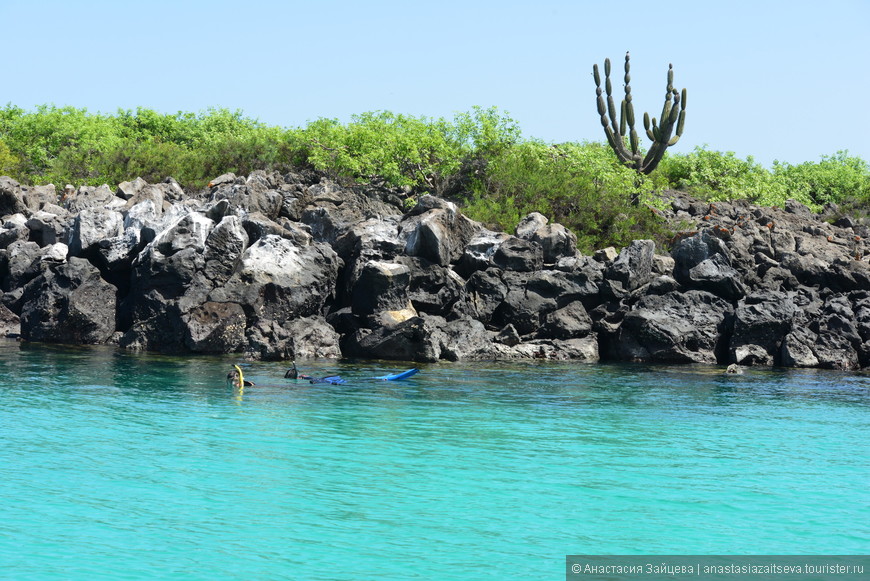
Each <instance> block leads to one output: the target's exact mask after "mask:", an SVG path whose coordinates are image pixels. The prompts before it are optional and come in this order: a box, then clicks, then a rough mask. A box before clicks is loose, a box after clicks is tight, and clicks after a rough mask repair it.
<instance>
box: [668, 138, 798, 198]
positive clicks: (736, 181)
mask: <svg viewBox="0 0 870 581" xmlns="http://www.w3.org/2000/svg"><path fill="white" fill-rule="evenodd" d="M658 171H659V173H660V175H661V176H662V177H664V178H665V179H666V180H667V181H668V183H669V184H670V186H671V187H672V188H674V189H678V190H682V191H685V192H688V193H690V194H692V195H693V196H696V197H698V198H701V199H704V200H709V201H711V202H718V201H724V200H734V199H744V200H749V201H751V202H754V203H758V204H761V205H782V204H784V203H785V200H786V199H788V198H789V197H794V196H793V195H790V194H789V192H787V191H786V189H785V187H784V185H783V184H782V183H781V182H779V181H777V180H775V179H774V177H773V175H772V174H771V173H770V172H769V171H768V170H766V169H765V168H764V167H763V166H762V165H761V164H759V163H756V162H755V160H754V159H753V158H752V157H751V156H750V157H747V158H746V159H745V160H743V159H739V158H738V157H737V156H736V155H735V154H734V152H732V151H729V152H725V153H723V152H721V151H710V150H708V149H706V148H704V147H696V148H695V149H694V151H692V153H688V154H676V155H668V156H666V157H665V158H664V159H663V160H662V163H661V164H660V165H659V168H658ZM795 199H798V198H795ZM799 201H801V202H803V203H806V204H812V200H810V199H809V198H803V199H800V200H799Z"/></svg>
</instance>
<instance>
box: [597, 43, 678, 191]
mask: <svg viewBox="0 0 870 581" xmlns="http://www.w3.org/2000/svg"><path fill="white" fill-rule="evenodd" d="M629 68H630V67H629V53H625V85H624V87H625V98H624V99H623V100H622V103H621V105H620V109H619V120H618V122H617V114H616V105H615V103H614V101H613V87H612V85H611V83H610V59H604V92H605V93H606V94H607V104H606V105H605V103H604V95H603V94H602V91H601V75H600V74H599V73H598V65H597V64H596V65H593V66H592V75H593V77H595V87H596V89H595V95H596V97H597V101H598V113H599V115H601V125H602V126H603V127H604V133H605V134H607V142H608V143H609V144H610V147H611V148H613V151H614V152H615V153H616V157H618V158H619V161H620V162H622V163H623V164H625V165H627V166H628V167H630V168H632V169H633V170H635V171H637V172H638V173H642V174H649V173H650V172H652V171H653V170H654V169H655V168H656V166H657V165H658V164H659V162H660V161H661V160H662V156H664V154H665V150H666V149H667V148H668V147H670V146H671V145H674V144H675V143H676V142H677V141H678V140H679V139H680V136H681V135H682V134H683V125H684V124H685V122H686V89H683V90H682V94H681V93H680V92H679V91H677V90H676V89H675V88H674V65H668V87H667V90H666V91H665V104H664V106H663V107H662V114H661V117H659V119H660V121H659V122H658V123H657V122H656V118H655V117H653V118H652V124H650V117H649V114H648V113H644V114H643V126H644V129H646V135H647V137H649V138H650V140H651V141H652V145H651V146H650V148H649V150H648V151H647V152H646V156H644V155H643V154H642V153H641V151H640V143H639V139H638V137H637V131H635V130H634V105H632V103H631V85H630V82H631V75H629ZM675 128H676V134H675V135H674V136H673V137H671V134H673V133H674V129H675ZM626 129H628V134H627V135H626ZM626 137H628V143H627V144H626Z"/></svg>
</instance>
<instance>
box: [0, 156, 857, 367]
mask: <svg viewBox="0 0 870 581" xmlns="http://www.w3.org/2000/svg"><path fill="white" fill-rule="evenodd" d="M670 206H671V207H670V209H669V210H668V211H667V212H663V213H662V214H663V216H664V217H666V218H667V219H669V220H675V221H678V223H680V224H683V225H685V226H686V229H685V231H683V232H682V233H681V234H680V235H679V236H677V238H676V239H675V240H674V241H673V245H672V247H671V248H670V249H669V250H668V249H664V248H657V247H656V245H655V243H653V242H652V241H650V240H638V241H635V242H633V243H632V244H631V245H629V246H628V247H626V248H624V249H621V250H620V251H618V252H617V251H616V250H615V249H603V250H599V251H598V252H596V253H595V255H594V256H583V255H580V254H579V253H578V252H577V250H576V238H575V237H574V235H573V234H572V233H571V232H570V231H569V230H567V229H566V228H564V227H563V226H561V225H559V224H555V223H549V222H548V220H547V218H545V217H544V216H542V215H540V214H532V215H529V216H527V217H526V218H525V219H524V220H523V221H522V222H521V223H520V225H519V226H518V227H517V230H516V232H515V233H514V234H513V235H511V234H507V233H500V232H494V231H491V230H488V229H486V228H485V227H484V226H483V225H482V224H479V223H476V222H474V221H472V220H470V219H468V218H467V217H465V216H463V215H462V214H461V212H460V211H459V210H458V209H457V207H456V206H455V205H454V204H452V203H450V202H448V201H446V200H442V199H439V198H435V197H432V196H428V195H427V196H422V197H421V198H419V200H418V201H417V203H416V205H415V206H414V207H413V208H410V209H407V210H406V209H405V208H404V206H403V200H402V198H401V197H400V196H399V195H397V192H395V191H390V190H387V189H383V188H378V187H375V186H368V187H354V188H346V187H342V186H340V185H338V184H335V183H333V182H331V181H329V180H327V179H323V178H321V177H318V176H314V175H299V174H287V175H279V174H276V173H265V172H255V173H253V174H252V175H250V176H247V177H241V176H235V175H232V174H227V175H223V176H220V177H219V178H217V179H215V180H214V181H213V182H212V183H211V184H210V185H209V188H208V189H207V190H205V191H203V192H199V193H197V194H194V195H188V194H185V192H184V191H183V190H182V189H181V188H180V187H179V185H178V184H177V183H176V182H175V181H173V180H171V179H170V180H167V181H166V182H164V183H160V184H148V183H145V182H144V181H143V180H141V179H137V180H135V181H133V182H125V183H123V184H120V185H119V186H118V187H117V188H116V189H114V190H112V189H111V188H109V187H108V186H101V187H91V186H83V187H79V188H73V187H71V186H67V188H65V190H64V191H63V192H62V194H61V196H60V197H59V196H58V192H57V190H56V188H55V187H54V186H38V187H27V186H22V185H20V184H18V183H17V182H15V181H14V180H12V179H11V178H8V177H0V216H2V225H0V331H2V332H3V333H5V334H6V335H7V336H13V337H19V336H20V338H21V339H22V340H25V341H33V342H54V343H68V344H103V343H109V344H117V345H118V346H119V347H121V348H124V349H131V350H148V351H159V352H163V353H173V354H183V353H236V352H237V353H244V354H245V355H246V356H248V357H251V358H254V359H272V360H282V359H295V358H308V357H329V358H339V357H364V358H379V359H393V360H405V361H416V362H427V361H438V360H441V359H444V360H451V361H458V360H478V359H487V360H492V359H525V358H544V359H568V360H577V361H588V362H594V361H599V360H620V361H644V362H663V363H665V362H667V363H691V362H695V363H708V364H720V365H726V364H738V365H747V366H748V365H763V366H770V365H774V366H786V367H820V368H833V369H850V370H856V369H861V368H866V367H870V262H868V256H867V254H866V242H865V239H866V238H867V237H868V235H870V231H868V228H867V227H866V226H863V225H860V224H858V223H856V222H854V221H853V220H851V219H849V218H847V217H846V218H840V219H839V220H837V221H836V222H835V223H833V224H832V223H830V222H829V221H827V220H825V219H824V217H822V216H819V215H815V214H812V213H811V212H810V211H809V209H807V208H806V207H804V206H802V205H800V204H797V203H791V202H789V204H787V206H786V207H785V208H781V209H777V208H761V207H755V206H752V205H749V204H743V203H716V204H709V203H706V202H700V201H697V200H693V199H691V198H689V197H688V196H686V195H684V194H681V193H678V192H672V193H671V198H670Z"/></svg>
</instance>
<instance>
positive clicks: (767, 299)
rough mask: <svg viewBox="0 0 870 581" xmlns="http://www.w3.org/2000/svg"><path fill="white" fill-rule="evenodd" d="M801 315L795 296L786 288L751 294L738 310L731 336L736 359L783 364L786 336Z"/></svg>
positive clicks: (740, 303) (739, 304)
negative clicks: (786, 291) (797, 316)
mask: <svg viewBox="0 0 870 581" xmlns="http://www.w3.org/2000/svg"><path fill="white" fill-rule="evenodd" d="M796 315H797V309H796V308H795V306H794V297H793V296H790V295H788V294H786V293H782V292H762V293H757V294H752V295H749V296H747V297H746V298H745V299H743V300H741V301H740V302H739V303H738V306H737V309H736V311H735V313H734V334H733V335H732V336H731V345H730V349H731V358H732V362H734V363H739V364H741V365H774V364H779V362H780V361H779V355H780V352H781V348H782V342H783V340H784V339H785V336H786V335H787V334H788V333H789V331H791V328H792V320H793V319H794V317H795V316H796Z"/></svg>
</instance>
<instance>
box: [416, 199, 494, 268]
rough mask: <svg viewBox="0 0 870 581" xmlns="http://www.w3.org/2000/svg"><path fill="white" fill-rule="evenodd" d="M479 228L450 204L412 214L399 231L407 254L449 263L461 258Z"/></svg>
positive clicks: (442, 263) (433, 261)
mask: <svg viewBox="0 0 870 581" xmlns="http://www.w3.org/2000/svg"><path fill="white" fill-rule="evenodd" d="M478 228H479V227H477V226H476V225H475V224H474V223H473V222H472V221H471V220H469V219H468V218H466V217H465V216H463V215H462V214H460V213H459V210H458V209H457V208H456V207H455V206H454V205H452V204H451V205H450V207H449V208H445V209H442V208H436V209H432V210H429V211H427V212H425V213H423V214H416V215H415V214H409V215H408V217H406V219H404V220H403V221H402V222H401V223H400V226H399V231H400V234H401V235H402V237H404V239H405V254H407V255H408V256H419V257H420V258H425V259H426V260H428V261H429V262H432V263H434V264H438V265H441V266H447V265H448V264H450V263H452V262H455V261H457V260H459V258H460V257H461V256H462V254H463V252H464V250H465V246H466V245H467V244H468V242H469V241H470V240H471V239H472V238H473V237H474V235H475V234H477V231H478Z"/></svg>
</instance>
